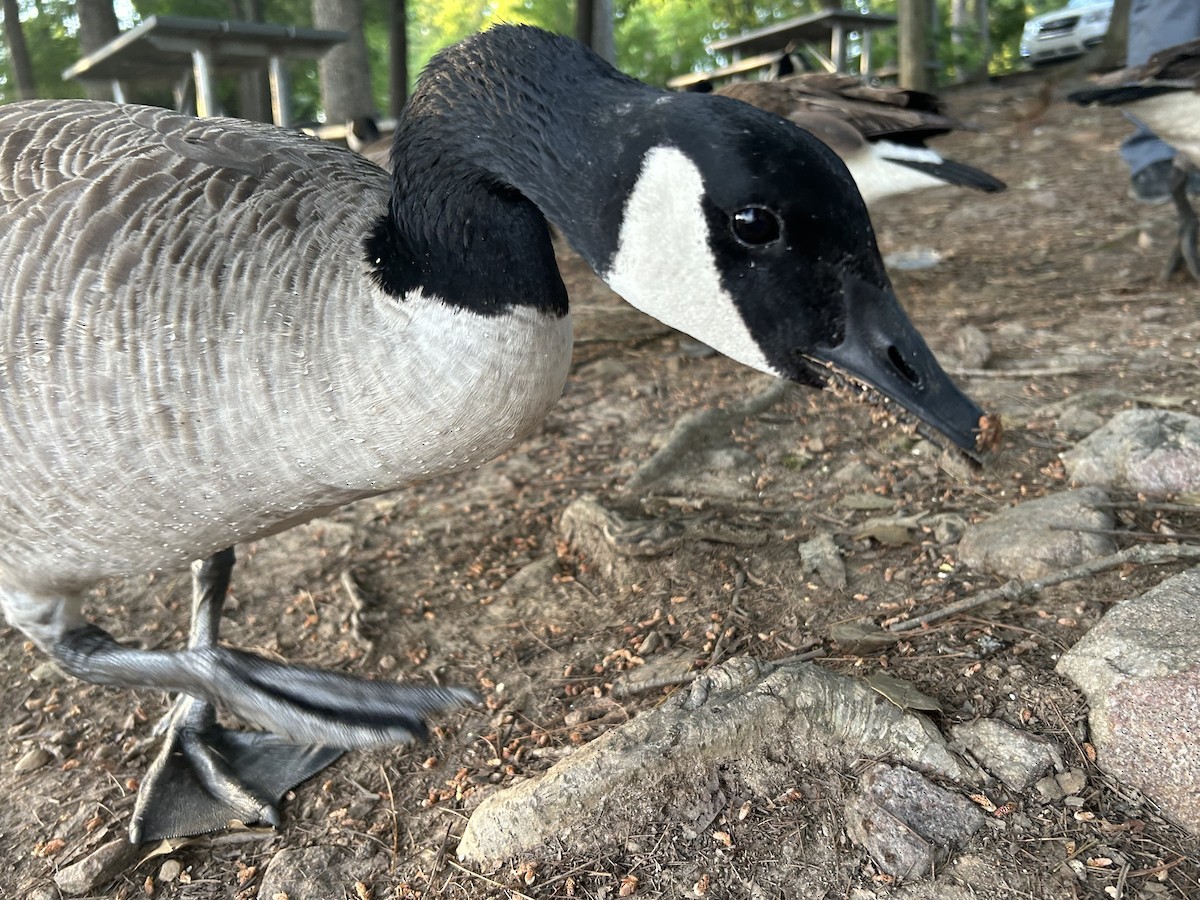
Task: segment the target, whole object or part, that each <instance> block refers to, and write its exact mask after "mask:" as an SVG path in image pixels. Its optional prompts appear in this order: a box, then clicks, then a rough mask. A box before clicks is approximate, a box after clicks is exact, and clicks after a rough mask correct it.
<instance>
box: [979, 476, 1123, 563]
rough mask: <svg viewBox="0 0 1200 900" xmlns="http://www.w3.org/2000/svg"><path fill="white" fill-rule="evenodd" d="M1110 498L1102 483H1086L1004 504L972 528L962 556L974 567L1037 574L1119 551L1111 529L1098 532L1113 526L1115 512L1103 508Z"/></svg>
mask: <svg viewBox="0 0 1200 900" xmlns="http://www.w3.org/2000/svg"><path fill="white" fill-rule="evenodd" d="M1107 501H1108V495H1107V494H1106V493H1105V492H1104V491H1102V490H1101V489H1100V488H1096V487H1087V488H1082V489H1080V490H1077V491H1062V492H1060V493H1057V494H1050V495H1049V496H1047V497H1040V498H1038V499H1036V500H1027V501H1026V502H1024V503H1019V504H1017V505H1016V506H1012V507H1009V508H1007V509H1002V510H1000V511H999V512H997V513H996V514H995V515H993V516H992V517H991V518H990V519H987V520H986V521H984V522H980V523H979V524H978V525H972V526H971V527H970V528H969V529H968V530H967V533H966V534H964V535H963V539H962V541H960V542H959V545H958V555H959V559H961V560H962V561H963V562H964V563H966V564H967V565H968V566H970V567H971V568H972V569H976V570H979V571H984V572H993V573H995V574H997V575H1000V576H1001V577H1004V578H1020V579H1023V580H1032V579H1035V578H1041V577H1042V576H1045V575H1048V574H1050V573H1051V572H1056V571H1059V570H1061V569H1066V568H1070V567H1071V566H1077V565H1079V564H1080V563H1083V562H1086V561H1088V560H1091V559H1095V558H1097V557H1101V556H1108V555H1110V554H1112V553H1115V552H1116V544H1114V543H1113V540H1112V538H1111V537H1109V536H1108V535H1106V534H1096V533H1094V532H1095V531H1103V530H1105V529H1110V528H1112V527H1113V518H1112V515H1111V514H1110V513H1109V512H1108V511H1107V510H1106V509H1103V508H1100V504H1102V503H1105V502H1107ZM1073 528H1080V529H1084V530H1081V531H1075V530H1072V529H1073Z"/></svg>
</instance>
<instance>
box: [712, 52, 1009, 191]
mask: <svg viewBox="0 0 1200 900" xmlns="http://www.w3.org/2000/svg"><path fill="white" fill-rule="evenodd" d="M716 93H718V94H721V95H722V96H725V97H733V98H734V99H735V100H741V101H742V102H744V103H749V104H750V105H752V106H757V107H758V108H759V109H765V110H766V111H767V112H772V113H775V115H777V116H780V117H782V118H784V119H788V120H790V121H792V122H794V123H795V124H797V125H799V126H800V127H801V128H804V129H805V130H807V131H809V132H811V133H812V134H814V135H815V136H817V137H818V138H820V139H821V140H822V141H824V142H825V143H826V144H828V145H829V146H830V147H831V148H832V149H833V151H834V152H835V153H837V155H838V156H840V157H841V158H842V160H843V162H845V163H846V166H847V168H849V169H850V174H851V175H852V176H854V182H855V184H857V185H858V190H859V192H860V193H861V194H862V196H863V199H864V200H866V202H867V205H871V204H872V203H876V202H877V201H879V200H882V199H883V198H885V197H891V196H893V195H895V194H904V193H907V192H909V191H919V190H922V189H924V188H929V187H940V186H942V185H946V184H956V185H961V186H963V187H969V188H975V189H976V190H980V191H987V192H994V191H1002V190H1004V188H1005V185H1004V182H1002V181H1000V180H998V179H996V178H993V177H992V176H991V175H989V174H988V173H987V172H983V171H981V170H979V169H976V168H973V167H971V166H968V165H964V164H963V163H960V162H955V161H954V160H952V159H946V158H945V157H943V156H942V155H941V154H939V153H938V152H937V151H935V150H932V149H930V148H929V147H927V146H925V141H926V140H928V139H929V138H932V137H936V136H937V135H939V134H946V133H947V132H949V131H954V130H956V129H962V128H966V127H967V126H966V125H964V124H963V123H961V122H958V121H956V120H955V119H952V118H950V117H948V116H946V115H945V114H944V112H943V109H942V104H941V101H940V100H938V98H937V97H935V96H933V95H932V94H926V93H922V92H921V91H907V90H901V89H900V88H892V87H877V86H872V85H869V84H865V83H864V82H863V81H862V80H861V79H859V78H856V77H854V76H853V75H839V74H834V73H825V72H812V73H806V74H800V75H791V76H788V77H786V78H780V79H778V80H775V81H736V82H733V83H732V84H727V85H725V86H723V87H720V88H718V89H717V90H716Z"/></svg>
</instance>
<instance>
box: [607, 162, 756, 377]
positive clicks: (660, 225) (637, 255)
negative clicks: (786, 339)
mask: <svg viewBox="0 0 1200 900" xmlns="http://www.w3.org/2000/svg"><path fill="white" fill-rule="evenodd" d="M703 196H704V179H703V178H701V176H700V170H699V169H697V168H696V165H695V163H693V162H692V161H691V160H690V159H688V157H687V156H686V155H685V154H684V153H683V152H682V151H681V150H678V149H676V148H674V147H655V148H653V149H652V150H651V151H650V152H649V153H647V154H646V160H645V162H644V164H643V165H642V172H641V175H640V176H639V177H638V181H637V184H636V185H634V188H633V192H632V193H631V194H630V195H629V200H628V201H627V203H626V204H625V218H624V220H623V221H622V222H621V235H620V242H619V243H618V245H617V254H616V256H615V257H614V258H613V264H612V267H611V268H610V269H609V271H608V272H606V273H605V274H604V280H605V281H607V282H608V284H609V286H610V287H611V288H612V289H613V290H614V291H616V292H617V293H618V294H620V295H621V296H622V297H624V298H625V299H626V300H627V301H628V302H629V303H630V304H631V305H633V306H635V307H637V308H638V309H640V310H641V311H642V312H644V313H646V314H647V315H651V316H654V318H656V319H658V320H659V321H660V322H662V323H663V324H665V325H670V326H671V327H672V328H675V329H677V330H679V331H682V332H684V333H685V334H689V335H691V336H692V337H694V338H696V339H697V340H699V341H703V342H704V343H706V344H708V345H709V346H710V347H712V348H714V349H715V350H719V351H720V352H721V353H724V354H725V355H726V356H728V357H729V358H730V359H735V360H737V361H738V362H740V363H742V364H743V365H747V366H750V367H751V368H753V369H757V370H759V371H760V372H767V373H769V374H772V375H778V374H779V373H778V371H776V369H775V368H774V367H773V366H771V365H770V363H768V362H767V359H766V357H765V356H763V352H762V349H761V348H760V347H759V346H758V343H757V342H756V341H755V340H754V338H753V336H752V335H751V334H750V330H749V329H748V328H747V327H746V323H745V322H744V321H743V319H742V317H741V314H740V313H739V312H738V310H737V307H736V306H735V305H734V302H733V297H731V296H730V295H729V292H728V291H726V290H725V288H724V287H722V285H721V278H720V275H719V274H718V272H717V263H716V259H715V258H714V255H713V252H712V248H711V247H710V245H709V241H708V222H707V220H706V219H705V217H704V211H703V209H702V208H701V206H700V200H701V198H702V197H703Z"/></svg>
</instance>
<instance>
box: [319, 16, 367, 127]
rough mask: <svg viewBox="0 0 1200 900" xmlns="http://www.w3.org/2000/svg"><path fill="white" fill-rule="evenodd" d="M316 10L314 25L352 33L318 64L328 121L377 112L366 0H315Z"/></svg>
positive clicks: (346, 120) (338, 120)
mask: <svg viewBox="0 0 1200 900" xmlns="http://www.w3.org/2000/svg"><path fill="white" fill-rule="evenodd" d="M312 10H313V27H314V28H325V29H330V30H333V31H344V32H346V33H347V34H348V35H349V38H348V39H347V41H346V42H345V43H344V44H338V45H337V46H336V47H334V48H333V49H332V50H330V51H329V52H328V53H326V54H325V55H324V56H323V57H321V60H320V63H319V64H318V65H319V69H320V73H321V100H322V102H323V104H324V106H325V121H327V122H349V121H350V120H351V119H354V118H357V117H358V116H374V115H375V101H374V100H373V99H372V97H371V70H370V67H369V64H368V62H367V39H366V37H365V36H364V35H363V0H313V5H312Z"/></svg>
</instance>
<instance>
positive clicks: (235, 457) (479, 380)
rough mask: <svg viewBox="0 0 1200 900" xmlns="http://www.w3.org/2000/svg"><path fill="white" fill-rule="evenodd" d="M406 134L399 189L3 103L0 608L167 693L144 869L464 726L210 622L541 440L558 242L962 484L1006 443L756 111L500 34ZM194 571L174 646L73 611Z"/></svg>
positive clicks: (565, 351)
mask: <svg viewBox="0 0 1200 900" xmlns="http://www.w3.org/2000/svg"><path fill="white" fill-rule="evenodd" d="M394 140H395V143H394V146H393V149H392V154H391V159H392V161H393V162H394V163H395V171H394V173H392V174H389V173H386V172H384V171H383V170H381V169H380V168H379V167H377V166H375V165H373V164H371V163H369V162H368V161H366V160H364V159H363V158H361V157H359V156H357V155H356V154H354V153H353V152H351V151H349V150H347V149H345V148H341V147H336V146H333V145H331V144H327V143H323V142H321V141H318V140H316V139H313V138H310V137H308V136H306V135H303V134H300V133H297V132H294V131H288V130H283V129H278V128H274V127H271V126H267V125H261V124H256V123H251V122H246V121H240V120H231V119H193V118H190V117H188V116H183V115H179V114H177V113H174V112H170V111H167V110H164V109H152V108H148V107H138V106H123V105H114V104H107V103H99V102H91V101H76V100H60V101H33V102H19V103H13V104H9V105H6V106H3V107H0V271H2V272H4V278H3V279H0V343H2V345H3V352H2V353H0V368H2V375H3V382H4V392H3V403H0V435H2V437H3V443H4V447H5V456H4V466H3V467H0V504H2V505H3V509H4V515H3V516H2V517H0V534H2V535H3V540H0V607H2V608H3V611H4V613H5V615H6V617H7V618H8V621H9V622H10V623H11V624H13V625H14V626H16V627H17V628H19V629H21V630H22V631H23V632H24V633H25V634H26V635H27V636H28V637H29V638H30V639H31V640H32V641H33V642H34V643H35V644H36V645H37V646H38V647H40V648H41V649H42V650H43V651H45V652H46V653H47V654H49V655H50V656H51V657H52V658H53V659H54V660H55V661H56V662H57V663H58V664H59V666H61V667H62V668H63V669H64V670H65V671H66V672H68V673H69V674H72V675H74V676H76V677H78V678H81V679H83V680H85V681H90V682H94V683H98V684H108V685H115V686H119V687H125V688H156V689H160V690H166V691H173V692H177V693H178V695H179V696H178V699H177V700H176V703H175V705H174V707H173V709H172V711H171V712H170V714H169V715H168V716H167V718H166V720H165V722H164V730H165V738H164V743H163V749H162V751H161V752H160V754H159V756H158V758H157V759H156V760H155V762H154V763H153V765H152V766H151V768H150V771H149V772H148V773H147V775H146V777H145V778H144V779H142V783H141V789H140V791H139V794H138V799H137V805H136V807H135V810H134V814H133V818H132V821H131V824H130V834H131V837H132V839H133V840H134V841H135V842H136V841H139V840H144V839H150V838H158V837H165V836H172V835H184V834H194V833H199V832H204V831H211V830H216V829H219V828H223V827H225V826H226V825H227V824H228V823H229V822H230V821H231V820H235V819H236V820H241V821H243V822H247V823H249V822H255V821H260V820H265V821H268V822H275V821H278V811H277V809H276V804H277V802H278V798H279V797H280V796H281V795H282V794H283V793H284V792H286V791H287V790H288V788H289V787H291V786H292V785H295V784H297V783H299V782H300V781H302V780H304V779H305V778H307V777H308V776H310V775H312V774H313V773H315V772H316V771H318V770H319V769H320V768H322V767H323V766H324V765H327V764H328V763H329V762H330V761H331V760H332V759H333V758H335V757H336V756H337V755H338V753H339V752H340V751H341V750H343V749H353V748H365V747H378V746H387V745H392V744H396V743H402V742H406V741H409V740H412V739H414V738H419V737H421V736H422V735H423V734H424V733H425V730H426V725H425V718H426V716H428V715H431V714H433V713H436V712H438V711H439V710H444V709H446V708H447V707H451V706H453V705H455V704H458V703H462V702H464V701H468V700H470V699H471V697H472V695H471V694H470V693H469V692H468V691H465V690H461V689H457V688H449V687H441V686H437V685H413V684H398V683H394V682H391V681H382V680H380V681H372V680H367V679H362V678H355V677H352V676H349V675H345V674H340V673H336V672H329V671H323V670H318V669H313V668H308V667H303V666H297V665H289V664H287V663H284V662H281V661H277V660H274V659H269V658H267V657H264V656H260V655H257V654H253V653H248V652H244V651H241V650H236V649H233V648H230V647H225V646H223V645H221V644H220V643H219V642H218V637H219V635H218V624H219V622H220V617H221V610H222V605H223V603H224V600H225V595H226V590H227V588H228V585H229V581H230V575H231V571H232V569H233V565H234V553H233V550H232V547H233V545H235V544H237V543H239V542H243V541H250V540H254V539H256V538H259V537H263V536H265V535H269V534H273V533H276V532H279V531H282V530H284V529H287V528H290V527H292V526H293V525H296V524H299V523H301V522H305V521H307V520H309V519H312V518H314V517H317V516H321V515H325V514H327V513H329V512H330V511H332V510H334V509H336V508H338V507H339V506H342V505H343V504H346V503H349V502H352V501H354V500H358V499H361V498H364V497H372V496H377V495H379V494H382V493H386V492H389V491H395V490H398V489H400V488H403V487H404V486H406V485H408V484H410V483H412V482H414V481H417V480H421V479H426V478H431V477H434V476H437V475H441V474H445V473H449V472H458V471H461V470H464V469H470V468H472V467H474V466H478V465H480V464H481V463H483V462H485V461H487V460H489V459H492V458H493V457H495V456H497V455H498V454H500V453H502V452H503V451H505V450H506V449H508V448H509V447H511V446H513V445H514V444H515V443H517V442H518V441H520V440H521V439H522V438H523V437H524V436H525V435H527V434H529V433H530V432H531V431H532V430H533V429H534V428H536V427H537V426H538V424H539V423H540V422H541V421H542V420H543V418H544V417H545V416H546V414H547V412H548V411H549V410H550V408H551V407H552V406H553V404H554V403H555V402H556V401H557V399H558V397H559V395H560V393H561V391H562V389H563V385H564V383H565V381H566V377H567V373H568V370H569V368H570V362H571V343H572V334H571V320H570V315H569V307H568V298H567V293H566V289H565V288H564V286H563V282H562V279H561V277H560V275H559V272H558V269H557V266H556V263H555V259H554V253H553V250H552V247H551V241H550V233H549V227H548V221H549V222H553V223H554V224H555V225H557V226H558V227H559V228H560V229H561V231H562V233H563V234H564V235H565V236H566V238H567V239H568V240H569V241H570V242H571V244H572V245H573V246H574V248H575V250H576V251H577V252H578V253H579V254H580V256H581V257H582V258H583V259H584V260H585V261H586V262H587V263H588V264H589V265H590V266H591V267H592V268H593V269H594V270H595V271H596V272H597V273H598V274H599V275H600V276H601V277H602V278H603V279H604V280H605V281H606V282H608V284H609V285H610V286H611V287H612V288H613V289H614V290H615V291H617V293H619V294H621V295H622V296H623V297H624V298H625V299H626V300H627V301H629V302H630V303H631V304H633V305H634V306H636V307H637V308H639V309H641V310H642V311H643V312H646V313H648V314H649V315H651V316H654V317H655V318H658V319H659V320H660V321H662V322H664V323H666V324H668V325H670V326H672V327H674V328H677V329H679V330H681V331H683V332H685V333H688V334H690V335H692V336H693V337H695V338H697V339H698V340H701V341H704V342H705V343H708V344H710V345H711V346H713V347H715V348H717V349H719V350H720V351H722V352H724V353H725V354H727V355H728V356H730V357H732V358H733V359H735V360H737V361H740V362H742V363H744V364H745V365H747V366H750V367H751V368H753V369H756V370H758V371H762V372H768V373H771V374H774V375H777V376H782V377H785V378H788V379H791V380H793V381H797V382H800V383H802V384H807V385H812V386H817V387H829V388H832V389H835V390H839V391H843V392H849V393H853V394H855V395H858V396H864V397H867V398H870V399H874V400H876V401H877V402H879V403H881V404H886V405H887V407H888V409H889V410H891V411H893V412H895V413H898V414H900V415H902V416H906V417H908V418H910V419H913V420H916V422H917V424H918V428H919V429H920V430H922V431H923V433H926V434H928V435H929V436H931V437H934V438H935V439H937V440H944V441H945V442H947V443H949V444H951V445H953V446H956V447H958V448H960V449H961V450H962V451H963V452H965V453H966V454H968V455H969V456H972V457H976V458H977V457H979V456H980V454H981V453H983V452H984V451H985V450H987V449H989V448H990V445H991V444H992V443H993V442H994V440H995V439H996V437H997V434H996V432H995V431H994V429H993V428H990V427H988V424H987V423H988V422H989V421H990V420H989V419H987V418H986V417H984V416H983V413H982V410H980V408H979V407H978V406H977V405H976V404H975V403H973V402H972V401H971V400H970V399H969V398H968V397H966V396H965V395H964V394H963V393H962V392H961V391H960V390H959V389H958V388H957V387H956V386H955V385H954V384H953V383H952V382H951V381H950V379H949V378H948V377H947V375H946V374H945V372H943V371H942V369H941V368H940V366H939V365H938V363H937V361H936V360H935V359H934V357H933V355H932V354H931V353H930V351H929V348H928V347H927V346H926V345H925V342H924V341H923V340H922V339H921V336H920V335H919V334H918V333H917V331H916V329H915V328H914V327H913V325H912V323H911V322H910V321H909V319H908V317H907V316H906V315H905V314H904V312H903V310H902V308H901V306H900V303H899V301H898V299H897V298H896V295H895V293H894V291H893V289H892V286H891V284H890V282H889V280H888V277H887V274H886V273H885V271H884V267H883V262H882V260H881V259H880V256H879V251H878V249H877V247H876V244H875V238H874V234H873V232H872V229H871V224H870V220H869V219H868V216H867V211H866V208H865V206H864V205H863V202H862V200H861V198H860V197H859V194H858V192H857V191H856V190H855V187H854V183H853V181H852V180H851V179H850V177H849V175H848V173H847V171H846V168H845V166H844V165H842V163H841V162H840V161H839V160H838V158H837V157H836V156H835V155H834V154H833V153H832V152H830V151H829V149H828V148H827V147H826V146H825V145H824V144H822V143H821V142H820V141H818V140H816V139H815V138H813V137H812V136H811V135H809V134H808V133H807V132H805V131H803V130H801V129H799V128H794V127H792V126H790V125H788V124H787V123H785V122H782V121H780V120H779V119H778V118H777V117H775V116H772V115H768V114H766V113H764V112H762V111H760V110H757V109H754V108H752V107H750V106H747V105H746V104H743V103H737V102H735V101H733V100H730V99H728V98H726V97H713V96H702V95H697V94H669V93H666V92H664V91H661V90H658V89H656V88H652V87H650V86H648V85H645V84H643V83H641V82H639V81H635V80H634V79H632V78H629V77H627V76H625V75H622V74H621V73H619V72H617V71H616V70H615V69H613V68H612V67H611V66H610V65H608V64H607V63H605V62H604V61H602V60H601V59H600V58H599V57H597V56H596V55H595V54H593V53H592V52H591V51H589V50H587V49H585V48H584V47H582V46H581V45H579V44H577V43H576V42H574V41H571V40H568V39H566V38H563V37H559V36H555V35H552V34H549V33H547V32H544V31H540V30H538V29H534V28H528V27H515V26H501V27H496V28H493V29H492V30H490V31H487V32H485V33H483V34H481V35H476V36H474V37H471V38H468V39H467V40H465V41H463V42H462V43H460V44H458V45H456V46H454V47H451V48H449V49H447V50H444V51H442V52H441V53H440V54H438V55H437V56H436V57H434V59H433V60H432V61H431V62H430V63H429V65H428V67H427V68H426V70H425V72H424V74H423V76H422V78H421V81H420V84H419V86H418V88H417V90H416V92H415V94H414V95H413V97H412V99H411V100H410V102H409V103H408V105H407V106H406V107H405V109H404V113H403V115H402V116H401V118H400V121H399V123H398V127H397V129H396V134H395V139H394ZM192 560H200V562H197V563H195V564H194V565H193V600H192V616H191V632H190V636H189V640H188V645H187V647H186V648H184V649H178V650H171V649H157V650H143V649H139V648H137V647H133V646H129V645H126V644H123V643H120V642H118V641H117V639H116V638H114V637H113V636H112V635H111V634H109V633H108V632H107V631H104V630H102V629H100V628H99V627H97V626H96V625H94V624H91V623H90V622H89V621H88V620H87V619H86V618H85V617H84V615H83V611H82V607H83V601H84V598H85V595H86V592H87V591H88V590H89V589H91V588H92V587H94V586H95V585H97V584H98V583H100V582H101V581H103V580H104V579H106V578H111V577H117V576H129V575H137V574H141V573H144V572H147V571H151V570H155V571H157V570H174V569H178V568H182V567H184V566H186V565H188V563H189V561H192ZM217 706H221V707H224V708H225V709H226V710H227V711H229V712H231V713H233V714H234V715H235V716H237V717H238V718H239V719H241V720H243V721H246V722H248V723H250V724H251V725H253V726H255V727H256V728H258V729H261V730H260V731H256V732H250V733H245V732H239V731H234V730H232V729H227V728H224V727H222V726H219V725H217V724H216V721H215V712H214V711H215V708H216V707H217Z"/></svg>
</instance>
